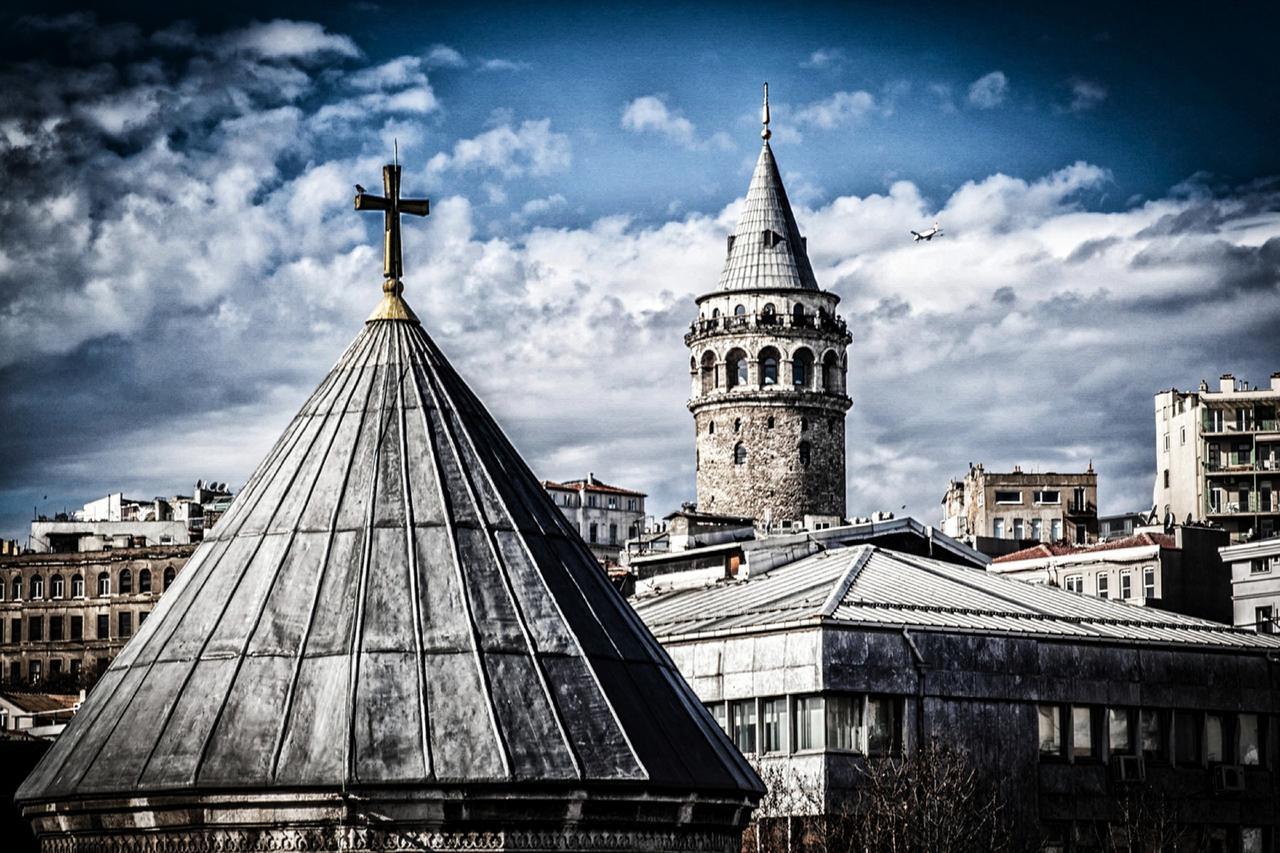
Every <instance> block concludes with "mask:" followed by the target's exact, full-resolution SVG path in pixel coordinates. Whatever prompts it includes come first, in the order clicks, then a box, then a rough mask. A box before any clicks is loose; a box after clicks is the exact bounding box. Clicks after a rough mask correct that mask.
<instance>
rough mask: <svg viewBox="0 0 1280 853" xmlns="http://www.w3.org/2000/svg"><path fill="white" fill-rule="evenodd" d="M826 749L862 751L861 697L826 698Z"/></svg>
mask: <svg viewBox="0 0 1280 853" xmlns="http://www.w3.org/2000/svg"><path fill="white" fill-rule="evenodd" d="M827 749H839V750H843V751H845V752H861V751H862V697H861V696H828V697H827Z"/></svg>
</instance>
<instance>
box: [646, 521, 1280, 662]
mask: <svg viewBox="0 0 1280 853" xmlns="http://www.w3.org/2000/svg"><path fill="white" fill-rule="evenodd" d="M861 554H865V555H867V556H868V559H866V561H865V564H864V565H863V566H862V567H861V569H860V570H859V571H857V573H856V575H855V576H854V577H853V578H852V581H851V582H848V588H847V590H845V591H844V592H843V594H842V595H839V601H838V603H837V604H836V605H835V607H834V608H832V609H830V611H829V612H830V615H829V616H826V615H824V614H823V612H822V608H823V604H824V602H827V600H828V598H829V597H830V596H831V595H832V593H833V591H836V592H838V591H839V589H840V585H841V583H842V579H843V580H845V581H847V580H848V578H847V576H846V573H847V571H848V569H849V567H850V565H851V562H852V560H853V559H855V558H856V557H857V556H858V555H861ZM635 606H636V611H637V612H638V613H639V614H640V618H642V619H643V620H644V621H645V623H646V624H648V626H649V627H650V629H652V630H653V632H654V634H655V635H657V636H658V638H659V639H661V640H663V641H664V642H665V641H669V640H676V639H680V638H683V637H689V636H692V635H695V634H696V635H703V636H705V635H709V634H717V633H741V632H749V631H752V630H766V629H769V630H771V629H774V628H777V627H779V626H782V625H804V624H818V623H825V624H842V623H843V624H850V625H869V626H886V627H919V628H937V629H946V630H957V631H979V632H993V633H1000V632H1009V633H1017V634H1031V635H1042V636H1046V637H1064V638H1079V639H1095V640H1108V641H1112V642H1120V643H1144V642H1151V643H1174V644H1181V643H1187V644H1192V645H1208V646H1219V647H1227V648H1239V649H1280V636H1273V635H1269V634H1258V633H1255V632H1253V631H1246V630H1243V629H1239V628H1233V627H1230V626H1227V625H1220V624H1218V623H1216V622H1210V621H1208V620H1205V619H1197V618H1195V617H1192V616H1184V615H1182V614H1179V613H1169V612H1167V611H1163V610H1156V609H1154V608H1150V607H1138V606H1136V605H1129V604H1125V603H1123V602H1119V601H1111V600H1107V599H1099V598H1094V597H1093V596H1087V595H1083V594H1080V593H1074V592H1067V591H1066V590H1062V589H1058V588H1057V587H1052V586H1045V585H1040V584H1030V583H1025V582H1023V581H1017V580H1012V579H1010V578H1005V577H1001V576H999V575H995V574H992V573H990V572H987V571H984V570H982V569H972V568H967V567H964V566H958V565H955V564H954V563H945V562H942V561H940V560H932V559H928V558H925V557H916V556H913V555H909V554H903V553H901V552H897V551H890V550H886V549H882V548H879V547H876V546H874V545H861V546H857V547H853V548H840V549H835V550H831V551H826V552H824V553H821V554H815V555H813V556H811V557H806V558H804V559H801V560H797V561H796V562H794V563H790V564H788V565H785V566H780V567H777V568H774V569H772V570H771V571H769V572H768V573H767V574H764V575H757V576H755V577H752V578H748V579H746V580H733V581H725V582H721V583H718V584H715V585H712V586H708V587H704V588H701V589H689V590H677V591H673V592H668V593H663V594H659V595H655V596H653V597H651V598H642V599H638V600H636V601H635Z"/></svg>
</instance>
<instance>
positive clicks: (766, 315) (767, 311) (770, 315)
mask: <svg viewBox="0 0 1280 853" xmlns="http://www.w3.org/2000/svg"><path fill="white" fill-rule="evenodd" d="M760 322H761V323H762V324H764V325H766V326H772V325H773V324H774V323H776V322H778V309H777V308H776V307H775V306H774V304H773V303H772V302H766V303H765V304H764V307H763V308H761V309H760Z"/></svg>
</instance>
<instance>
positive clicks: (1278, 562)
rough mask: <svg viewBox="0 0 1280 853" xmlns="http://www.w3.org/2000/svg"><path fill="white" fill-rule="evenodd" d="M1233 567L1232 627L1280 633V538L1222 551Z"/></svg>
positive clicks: (1235, 546) (1246, 543) (1227, 561)
mask: <svg viewBox="0 0 1280 853" xmlns="http://www.w3.org/2000/svg"><path fill="white" fill-rule="evenodd" d="M1219 553H1220V554H1221V555H1222V561H1223V562H1224V563H1226V564H1227V565H1228V566H1230V568H1231V608H1232V624H1234V625H1235V626H1236V627H1237V628H1253V629H1254V630H1255V631H1259V632H1261V633H1263V634H1280V536H1272V537H1271V538H1269V539H1259V540H1257V541H1255V542H1242V543H1240V544H1238V545H1230V546H1228V547H1225V548H1222V549H1220V551H1219Z"/></svg>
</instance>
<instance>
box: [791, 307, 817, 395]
mask: <svg viewBox="0 0 1280 853" xmlns="http://www.w3.org/2000/svg"><path fill="white" fill-rule="evenodd" d="M797 307H799V306H797ZM812 381H813V353H811V352H809V350H807V349H803V348H801V349H799V350H796V354H795V356H794V357H793V358H792V360H791V384H792V385H794V386H796V387H797V388H808V387H809V384H810V383H811V382H812Z"/></svg>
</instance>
